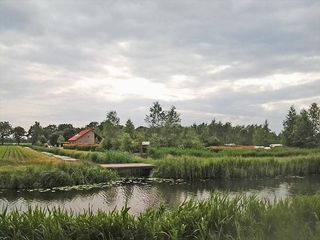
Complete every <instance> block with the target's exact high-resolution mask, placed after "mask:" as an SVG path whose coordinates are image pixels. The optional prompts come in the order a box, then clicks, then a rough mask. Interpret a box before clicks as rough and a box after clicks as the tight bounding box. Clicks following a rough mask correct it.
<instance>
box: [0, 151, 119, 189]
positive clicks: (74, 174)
mask: <svg viewBox="0 0 320 240" xmlns="http://www.w3.org/2000/svg"><path fill="white" fill-rule="evenodd" d="M116 178H117V175H116V174H115V173H114V172H112V171H109V170H105V169H103V168H100V167H99V166H95V165H93V164H88V163H85V162H77V163H67V162H64V161H62V160H60V159H56V158H53V157H49V156H46V155H44V154H41V153H39V152H36V151H34V150H32V149H28V148H23V147H18V146H0V188H1V189H20V188H24V189H26V188H49V187H59V186H68V185H79V184H91V183H101V182H109V181H111V180H115V179H116Z"/></svg>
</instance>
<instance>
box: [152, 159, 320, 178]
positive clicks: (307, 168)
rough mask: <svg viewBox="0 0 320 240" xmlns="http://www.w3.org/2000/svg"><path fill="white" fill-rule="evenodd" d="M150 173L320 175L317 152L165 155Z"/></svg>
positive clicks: (183, 175)
mask: <svg viewBox="0 0 320 240" xmlns="http://www.w3.org/2000/svg"><path fill="white" fill-rule="evenodd" d="M156 165H157V167H156V168H155V169H154V171H153V173H152V175H153V176H154V177H160V178H175V179H186V180H199V179H217V178H218V179H221V178H222V179H224V178H225V179H229V178H251V179H255V178H263V177H277V176H291V175H300V176H305V175H311V174H320V155H309V156H305V157H303V156H300V157H299V156H298V157H295V158H243V157H233V158H228V157H225V158H203V159H201V158H195V157H179V158H166V159H163V160H158V161H156Z"/></svg>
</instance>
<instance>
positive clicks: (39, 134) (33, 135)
mask: <svg viewBox="0 0 320 240" xmlns="http://www.w3.org/2000/svg"><path fill="white" fill-rule="evenodd" d="M28 136H29V137H30V140H31V143H32V145H34V144H36V143H38V142H40V140H41V142H43V141H44V138H45V136H44V131H43V128H42V127H41V125H40V122H35V123H34V124H33V125H32V126H31V127H30V129H29V131H28Z"/></svg>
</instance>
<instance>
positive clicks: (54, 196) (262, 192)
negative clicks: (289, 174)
mask: <svg viewBox="0 0 320 240" xmlns="http://www.w3.org/2000/svg"><path fill="white" fill-rule="evenodd" d="M214 191H224V192H225V191H228V192H233V194H234V193H239V192H246V193H255V194H257V195H259V196H262V197H272V196H275V197H278V198H279V197H281V196H285V197H286V196H288V195H290V196H292V195H298V194H300V195H305V194H314V193H319V192H320V176H313V177H305V178H303V179H300V178H282V179H262V180H214V181H212V180H211V181H205V182H193V183H184V184H169V183H152V184H151V185H143V184H125V185H121V186H115V187H107V188H103V189H101V188H100V189H90V190H70V191H58V190H57V191H56V192H54V193H52V192H46V193H40V192H37V191H35V192H25V191H24V192H21V193H18V192H16V191H5V192H3V193H1V196H0V201H1V198H2V199H3V200H4V202H6V201H8V202H9V203H10V202H12V203H13V204H14V202H17V204H19V203H20V202H21V201H22V200H25V201H26V202H29V203H30V204H32V202H36V203H41V202H43V203H44V204H48V205H49V204H54V205H57V206H58V205H59V204H60V205H61V206H64V205H66V204H67V205H68V204H69V205H70V206H71V208H76V207H77V206H75V205H76V204H78V205H79V206H80V207H82V205H86V204H87V203H88V202H90V203H92V204H94V205H95V206H97V207H98V206H99V205H100V204H101V206H102V208H103V209H111V210H112V208H114V207H115V206H118V207H120V208H121V206H124V205H125V203H126V202H127V203H128V206H129V207H131V208H132V212H134V211H136V212H141V211H143V210H144V209H146V208H149V207H153V206H157V205H159V204H160V202H164V203H167V204H169V205H176V204H179V203H181V202H182V201H184V200H185V199H190V198H191V197H193V196H194V197H196V198H197V199H203V198H205V197H207V196H209V194H210V193H211V192H214ZM86 206H87V205H86Z"/></svg>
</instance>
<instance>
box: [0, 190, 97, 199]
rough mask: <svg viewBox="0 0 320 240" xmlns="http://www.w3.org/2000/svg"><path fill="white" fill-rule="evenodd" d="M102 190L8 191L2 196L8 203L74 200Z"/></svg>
mask: <svg viewBox="0 0 320 240" xmlns="http://www.w3.org/2000/svg"><path fill="white" fill-rule="evenodd" d="M100 191H101V189H86V190H68V191H60V190H56V191H55V192H39V191H32V192H28V191H21V192H17V191H13V190H7V191H4V192H3V193H2V194H1V195H2V197H4V198H6V199H7V200H8V201H14V200H16V199H18V198H21V197H23V198H24V199H25V200H40V201H41V200H43V201H50V200H72V199H74V198H79V197H90V196H92V195H93V194H96V193H98V192H100Z"/></svg>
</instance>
